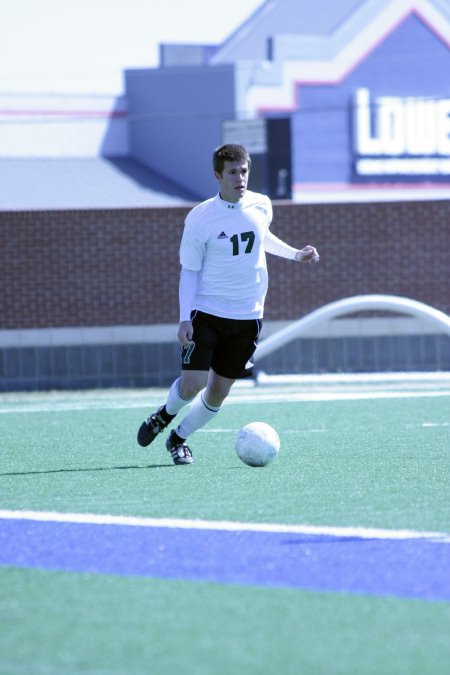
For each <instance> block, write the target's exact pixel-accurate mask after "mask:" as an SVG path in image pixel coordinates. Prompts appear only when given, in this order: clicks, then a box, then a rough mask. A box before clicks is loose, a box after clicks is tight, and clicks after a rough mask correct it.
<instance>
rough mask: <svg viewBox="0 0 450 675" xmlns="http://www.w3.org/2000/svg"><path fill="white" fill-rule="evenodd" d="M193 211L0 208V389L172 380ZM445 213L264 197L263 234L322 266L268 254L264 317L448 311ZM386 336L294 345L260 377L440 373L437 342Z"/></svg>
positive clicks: (440, 208)
mask: <svg viewBox="0 0 450 675" xmlns="http://www.w3.org/2000/svg"><path fill="white" fill-rule="evenodd" d="M191 206H192V205H186V206H183V207H174V208H149V209H118V210H74V211H57V210H53V211H33V212H31V211H30V212H19V211H14V212H2V213H0V232H1V240H2V246H1V247H0V275H1V284H2V309H1V314H0V378H1V383H2V384H1V389H2V390H3V391H6V390H14V389H43V388H61V387H87V386H93V387H95V386H150V385H152V386H153V385H161V386H165V385H166V384H167V383H168V382H170V380H171V378H172V377H173V376H175V375H176V374H177V372H178V358H177V353H178V346H177V343H176V341H175V339H174V336H175V330H174V329H173V327H174V326H175V325H176V324H177V322H178V272H179V263H178V245H179V240H180V236H181V233H182V229H183V222H184V217H185V215H186V213H187V211H188V210H189V208H191ZM449 216H450V201H444V200H442V201H433V202H418V201H414V202H402V203H379V202H377V203H369V204H363V203H353V204H305V205H302V204H294V203H292V202H275V203H274V222H273V226H272V230H273V232H274V233H275V234H277V235H278V236H279V237H281V238H282V239H285V240H286V241H288V242H290V243H292V244H293V245H298V246H301V245H303V244H305V243H312V244H314V245H315V246H317V248H318V249H319V251H320V254H321V262H320V264H319V265H318V266H309V265H297V264H295V263H293V262H290V261H286V260H281V259H276V258H273V257H272V256H268V259H269V274H270V278H271V283H270V288H269V293H268V297H267V304H266V317H265V318H266V321H267V322H268V324H271V323H272V322H286V321H292V320H295V319H297V318H299V317H300V316H303V315H305V314H307V313H308V312H310V311H312V310H313V309H316V308H317V307H320V306H322V305H324V304H326V303H329V302H332V301H334V300H337V299H340V298H344V297H349V296H353V295H361V294H371V293H377V294H379V293H382V294H390V295H400V296H405V297H410V298H413V299H416V300H419V301H421V302H424V303H426V304H429V305H431V306H433V307H435V308H437V309H440V310H442V311H444V312H446V313H447V314H450V274H449V269H450V218H449ZM388 333H389V331H386V334H381V335H380V334H378V335H377V336H370V335H367V334H363V333H362V332H360V333H359V334H356V335H354V334H353V335H341V336H339V335H338V336H336V335H335V334H334V333H333V335H328V336H327V335H322V336H319V337H318V336H316V337H314V336H312V337H308V338H303V339H300V340H299V341H298V343H296V344H295V345H291V346H290V347H289V348H287V349H284V350H281V351H280V353H279V354H278V355H276V354H275V355H272V356H271V357H270V359H268V361H267V364H266V363H265V364H264V369H267V370H270V369H271V370H273V371H274V372H314V371H321V370H328V371H330V370H331V371H339V370H350V371H364V370H377V369H383V370H386V369H387V370H396V369H400V370H417V369H419V370H421V369H435V368H437V369H441V370H449V369H450V347H449V342H450V341H449V340H448V337H446V336H438V335H423V334H422V335H411V334H410V335H406V336H402V335H396V336H393V335H390V334H388ZM386 341H388V344H387V343H386ZM266 366H267V368H266Z"/></svg>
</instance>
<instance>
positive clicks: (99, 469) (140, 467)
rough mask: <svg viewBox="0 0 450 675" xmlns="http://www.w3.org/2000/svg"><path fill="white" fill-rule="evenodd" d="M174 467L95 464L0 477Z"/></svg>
mask: <svg viewBox="0 0 450 675" xmlns="http://www.w3.org/2000/svg"><path fill="white" fill-rule="evenodd" d="M172 467H175V464H148V465H145V466H142V465H138V464H136V465H132V466H96V467H90V468H79V469H47V470H42V471H6V472H4V473H0V478H1V477H2V476H38V475H40V474H50V473H88V472H90V471H120V470H122V471H123V470H128V469H165V468H172Z"/></svg>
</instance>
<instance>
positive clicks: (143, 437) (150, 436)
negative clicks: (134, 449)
mask: <svg viewBox="0 0 450 675" xmlns="http://www.w3.org/2000/svg"><path fill="white" fill-rule="evenodd" d="M163 408H164V406H161V408H159V409H158V410H157V411H156V412H155V413H153V415H150V417H148V418H147V419H146V420H145V422H142V424H141V426H140V428H139V431H138V434H137V442H138V443H139V445H142V447H143V448H146V447H147V445H150V443H151V442H152V441H154V440H155V438H156V437H157V435H158V434H159V433H160V431H162V430H163V429H165V428H166V426H167V425H168V424H169V421H167V422H166V420H164V419H163V418H162V417H161V410H162V409H163Z"/></svg>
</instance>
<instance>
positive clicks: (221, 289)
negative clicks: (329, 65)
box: [137, 144, 319, 464]
mask: <svg viewBox="0 0 450 675" xmlns="http://www.w3.org/2000/svg"><path fill="white" fill-rule="evenodd" d="M250 165H251V159H250V156H249V154H248V152H247V150H246V149H245V148H244V147H243V146H241V145H233V144H229V145H223V146H221V147H219V148H217V149H216V150H215V151H214V154H213V168H214V176H215V177H216V179H217V182H218V184H219V192H218V194H217V195H216V196H215V197H212V198H211V199H207V200H206V201H204V202H202V203H201V204H199V205H198V206H196V207H195V208H193V209H192V210H191V211H190V212H189V213H188V215H187V217H186V220H185V227H184V232H183V236H182V239H181V245H180V262H181V274H180V285H179V302H180V324H179V327H178V333H177V337H178V340H179V341H180V343H181V376H180V377H179V378H177V379H176V380H175V381H174V382H173V384H172V386H171V387H170V390H169V392H168V396H167V400H166V403H165V404H164V405H162V406H161V407H160V408H159V409H158V410H157V411H156V412H154V413H153V414H151V415H150V416H149V417H148V418H147V420H145V421H144V422H143V423H142V425H141V427H140V429H139V431H138V435H137V440H138V443H139V444H140V445H142V446H143V447H146V446H148V445H149V444H150V443H151V442H152V441H153V440H154V439H155V438H156V436H157V435H158V434H159V433H160V432H161V431H162V430H163V429H165V428H166V427H167V425H168V424H169V423H170V422H171V421H172V420H173V419H174V417H175V416H176V415H177V413H178V412H179V411H180V410H181V409H182V408H183V407H184V406H185V405H187V404H188V403H190V402H192V405H191V406H190V409H189V411H188V412H187V414H186V415H185V416H184V418H183V419H182V420H181V422H180V423H179V425H178V426H177V427H176V429H174V430H172V431H171V433H170V435H169V437H168V439H167V442H166V448H167V450H168V451H169V452H170V454H171V455H172V459H173V461H174V463H175V464H191V463H192V461H193V459H192V452H191V450H190V448H189V446H188V445H187V444H186V439H187V438H188V436H190V435H191V434H193V433H194V431H197V430H198V429H201V428H202V427H203V426H204V425H205V424H206V423H207V422H209V421H210V420H212V419H213V418H214V417H215V416H216V415H217V413H218V412H219V410H220V408H221V406H222V403H223V402H224V400H225V398H226V397H227V396H228V393H229V392H230V389H231V387H232V385H233V383H234V382H235V380H236V379H239V378H243V377H249V376H251V374H252V366H253V364H252V363H251V358H252V356H253V353H254V351H255V349H256V345H257V341H258V336H259V333H260V330H261V320H262V316H263V310H264V300H265V296H266V292H267V284H268V276H267V265H266V252H267V253H272V254H274V255H277V256H281V257H282V258H288V259H291V260H296V261H297V262H312V263H316V262H318V261H319V254H318V253H317V250H316V249H315V248H314V247H313V246H310V245H307V246H305V247H304V248H302V249H296V248H292V247H291V246H289V245H288V244H286V243H285V242H283V241H281V240H280V239H278V237H276V236H275V235H274V234H272V233H271V232H270V230H269V227H270V223H271V221H272V204H271V201H270V199H269V198H268V197H267V196H265V195H262V194H258V193H256V192H251V191H250V190H247V182H248V178H249V172H250ZM197 394H199V395H198V396H197Z"/></svg>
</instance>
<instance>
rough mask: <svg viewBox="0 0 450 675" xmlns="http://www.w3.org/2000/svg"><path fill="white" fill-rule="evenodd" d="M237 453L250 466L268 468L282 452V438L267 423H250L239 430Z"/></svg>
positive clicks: (236, 443) (236, 442) (235, 445)
mask: <svg viewBox="0 0 450 675" xmlns="http://www.w3.org/2000/svg"><path fill="white" fill-rule="evenodd" d="M234 447H235V450H236V453H237V455H238V457H239V458H240V459H242V461H243V462H245V463H246V464H248V465H249V466H266V465H267V464H270V463H271V462H273V460H274V459H275V457H276V456H277V455H278V452H279V450H280V438H279V436H278V434H277V432H276V431H275V429H274V428H273V427H271V426H270V424H267V423H266V422H250V424H246V425H245V427H242V429H239V431H238V432H237V434H236V441H235V444H234Z"/></svg>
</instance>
